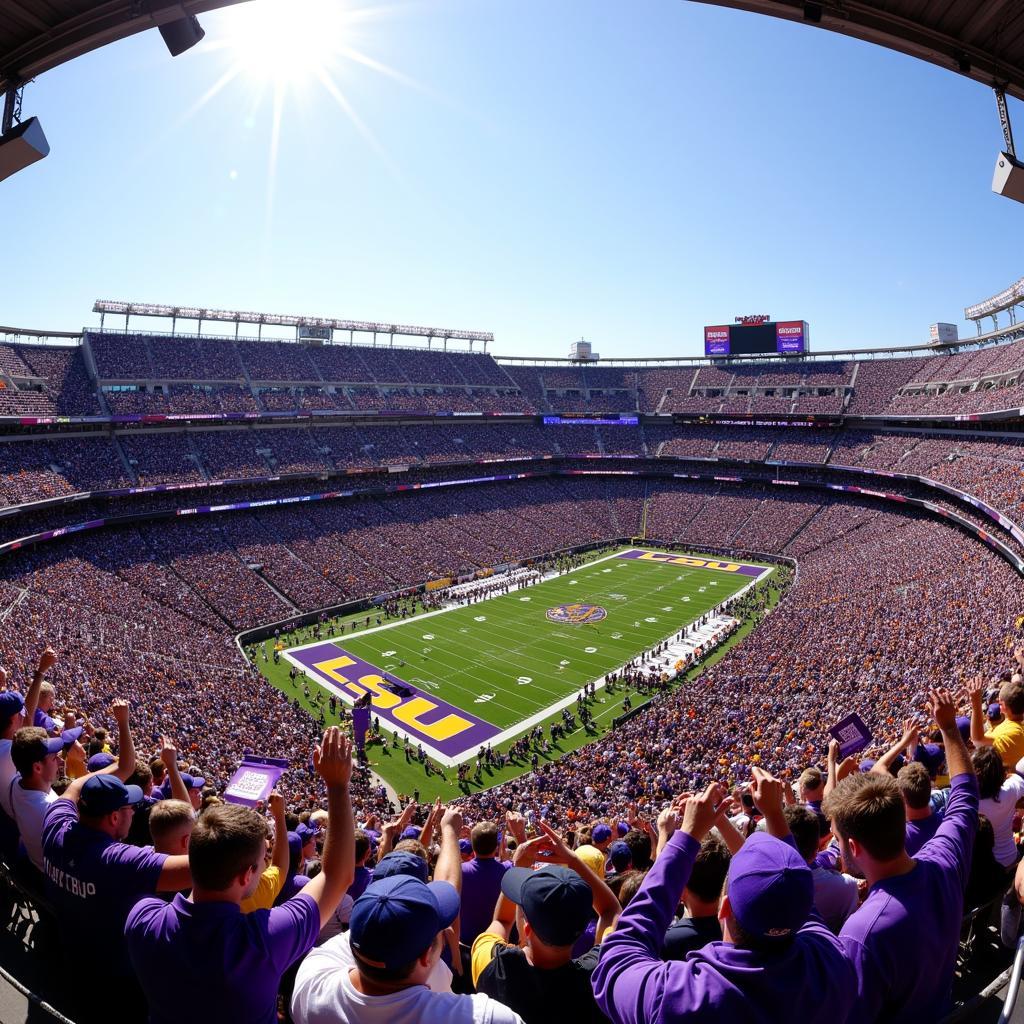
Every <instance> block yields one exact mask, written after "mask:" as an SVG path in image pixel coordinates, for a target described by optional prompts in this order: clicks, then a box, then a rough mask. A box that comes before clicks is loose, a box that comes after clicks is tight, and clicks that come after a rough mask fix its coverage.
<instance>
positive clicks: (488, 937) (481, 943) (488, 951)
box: [470, 932, 511, 987]
mask: <svg viewBox="0 0 1024 1024" xmlns="http://www.w3.org/2000/svg"><path fill="white" fill-rule="evenodd" d="M508 945H511V943H508V942H505V941H504V940H503V939H502V938H501V937H500V936H498V935H495V934H494V933H493V932H481V933H480V934H479V935H478V936H477V937H476V938H475V939H474V940H473V951H472V953H471V954H470V962H471V964H472V970H473V985H474V987H475V986H476V983H477V982H478V981H479V980H480V975H481V974H483V973H484V968H485V967H486V966H487V965H488V964H489V963H490V962H491V960H493V959H494V947H495V946H508Z"/></svg>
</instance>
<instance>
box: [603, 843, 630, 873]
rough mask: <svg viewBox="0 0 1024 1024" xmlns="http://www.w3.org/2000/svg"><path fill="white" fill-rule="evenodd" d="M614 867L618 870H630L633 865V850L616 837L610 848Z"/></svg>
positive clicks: (618, 871)
mask: <svg viewBox="0 0 1024 1024" xmlns="http://www.w3.org/2000/svg"><path fill="white" fill-rule="evenodd" d="M608 858H609V860H610V861H611V864H612V868H613V869H614V870H615V871H616V872H617V873H621V872H623V871H629V870H630V869H631V868H632V866H633V851H632V850H631V849H630V848H629V847H628V846H627V845H626V844H625V843H624V842H623V841H622V840H621V839H616V840H615V842H614V843H612V845H611V847H610V848H609V850H608Z"/></svg>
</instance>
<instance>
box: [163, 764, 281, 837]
mask: <svg viewBox="0 0 1024 1024" xmlns="http://www.w3.org/2000/svg"><path fill="white" fill-rule="evenodd" d="M161 753H162V752H161ZM267 807H268V808H269V809H270V813H271V814H272V815H273V816H274V820H275V821H276V820H277V819H278V817H282V818H283V817H284V797H283V796H282V795H281V794H280V793H279V792H278V791H277V790H276V789H275V790H273V791H272V792H271V794H270V796H269V797H268V798H267Z"/></svg>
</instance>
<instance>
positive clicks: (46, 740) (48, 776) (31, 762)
mask: <svg viewBox="0 0 1024 1024" xmlns="http://www.w3.org/2000/svg"><path fill="white" fill-rule="evenodd" d="M63 749H64V741H63V740H62V739H60V738H59V737H57V738H51V737H50V736H48V735H47V734H46V730H45V729H40V728H38V727H37V726H34V725H30V726H25V727H23V728H21V729H19V730H18V731H17V732H16V733H15V734H14V740H13V742H12V743H11V760H12V761H13V762H14V767H15V768H17V769H18V773H19V774H20V775H21V779H22V784H23V785H24V787H25V788H26V789H41V790H43V791H44V792H45V791H47V790H49V788H50V787H51V786H52V785H53V783H54V781H55V780H56V778H57V776H58V775H59V774H60V753H61V751H62V750H63Z"/></svg>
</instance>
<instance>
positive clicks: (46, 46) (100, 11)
mask: <svg viewBox="0 0 1024 1024" xmlns="http://www.w3.org/2000/svg"><path fill="white" fill-rule="evenodd" d="M240 2H242V0H176V2H172V0H106V2H103V0H99V2H97V0H0V93H4V92H6V91H8V90H9V89H13V88H17V87H18V86H20V85H23V84H24V83H25V82H27V81H29V80H30V79H32V78H35V77H36V75H41V74H42V73H43V72H44V71H49V70H50V69H51V68H55V67H57V66H58V65H60V64H63V63H64V62H65V61H69V60H73V59H74V58H75V57H80V56H81V55H82V54H84V53H89V52H90V51H91V50H95V49H98V48H99V47H101V46H106V45H107V43H114V42H117V41H118V40H119V39H125V38H127V37H128V36H132V35H135V34H136V33H138V32H144V31H146V30H147V29H151V28H158V27H159V26H161V25H167V24H170V23H171V22H175V21H180V20H181V19H182V18H186V17H188V16H190V15H197V14H204V13H206V12H207V11H213V10H217V9H218V8H221V7H230V6H232V5H233V4H236V3H240Z"/></svg>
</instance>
